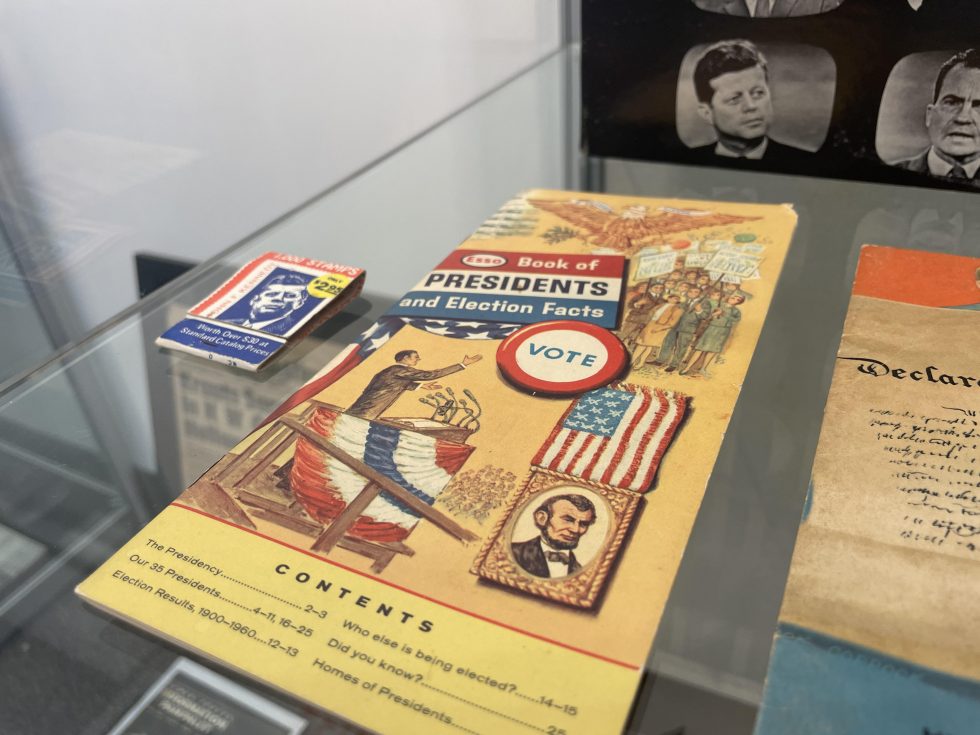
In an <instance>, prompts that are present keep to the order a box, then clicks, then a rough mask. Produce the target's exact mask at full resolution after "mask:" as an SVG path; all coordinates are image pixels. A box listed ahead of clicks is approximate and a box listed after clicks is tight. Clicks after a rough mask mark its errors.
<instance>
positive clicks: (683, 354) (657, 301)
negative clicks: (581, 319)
mask: <svg viewBox="0 0 980 735" xmlns="http://www.w3.org/2000/svg"><path fill="white" fill-rule="evenodd" d="M750 298H752V297H751V295H750V294H748V293H746V292H745V291H744V290H743V289H742V287H741V284H739V283H729V282H726V281H723V280H722V279H721V278H720V277H718V278H713V277H712V276H711V274H709V273H707V272H705V271H704V270H703V269H701V268H683V267H677V268H675V270H673V271H672V272H670V273H668V274H665V275H662V276H659V277H656V278H651V279H647V280H643V281H641V282H640V283H638V284H636V285H635V286H633V287H632V288H630V289H629V291H627V294H626V301H625V304H626V315H625V317H624V319H623V323H622V327H621V329H620V337H621V338H622V340H623V343H624V344H625V345H626V347H627V349H629V351H630V353H631V355H632V367H633V370H640V369H642V368H644V367H645V366H646V365H648V364H652V365H653V366H654V367H656V368H659V369H662V370H664V372H667V373H673V372H677V373H678V374H680V375H686V376H690V377H694V378H703V377H707V376H708V372H707V370H708V367H709V366H710V365H711V364H712V363H713V362H714V361H716V360H717V359H718V357H719V356H720V355H721V354H722V353H723V352H724V351H725V348H726V347H727V346H728V344H729V342H730V340H731V336H732V332H733V330H734V329H735V326H736V325H737V324H738V322H739V320H740V319H741V318H742V311H741V309H740V308H739V307H740V306H741V305H742V304H743V303H745V301H746V300H747V299H750Z"/></svg>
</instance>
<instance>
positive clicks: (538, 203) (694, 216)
mask: <svg viewBox="0 0 980 735" xmlns="http://www.w3.org/2000/svg"><path fill="white" fill-rule="evenodd" d="M530 202H531V204H533V205H534V206H535V207H537V208H538V209H543V210H544V211H546V212H551V213H552V214H554V215H557V216H559V217H561V218H562V219H563V220H565V221H567V222H571V223H572V224H573V225H576V226H577V227H581V228H583V229H584V230H585V231H586V232H587V233H588V234H587V235H586V236H585V239H586V242H588V243H590V244H592V245H598V246H602V247H607V248H613V249H615V250H621V251H623V252H627V253H632V252H633V251H635V250H637V249H639V248H640V247H642V246H644V245H649V244H652V243H657V244H663V243H665V242H666V237H667V236H668V235H672V234H675V233H678V232H686V231H688V230H694V229H699V228H702V227H718V226H721V225H731V224H737V223H740V222H748V221H750V220H757V219H761V218H760V217H743V216H739V215H734V214H721V213H719V212H710V211H707V210H696V209H678V208H675V207H659V208H657V209H656V210H654V211H652V212H651V210H650V207H647V206H645V205H642V204H630V205H627V206H625V207H623V208H622V209H621V210H620V212H619V213H618V214H617V213H616V210H614V209H613V208H612V207H610V206H609V205H608V204H606V203H604V202H598V201H595V200H592V199H571V200H568V201H551V200H548V199H531V200H530Z"/></svg>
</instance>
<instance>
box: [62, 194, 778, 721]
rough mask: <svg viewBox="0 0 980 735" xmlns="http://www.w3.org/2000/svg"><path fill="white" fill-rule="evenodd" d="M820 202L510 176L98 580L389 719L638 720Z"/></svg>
mask: <svg viewBox="0 0 980 735" xmlns="http://www.w3.org/2000/svg"><path fill="white" fill-rule="evenodd" d="M795 224H796V214H795V213H794V211H793V210H792V208H791V207H789V206H786V205H760V204H726V203H721V202H699V201H681V200H656V199H643V198H638V197H623V196H608V195H598V194H582V193H575V192H564V191H532V192H528V193H526V194H523V195H521V196H519V197H517V198H515V199H513V200H511V201H509V202H507V203H506V204H505V205H504V207H503V208H502V209H501V210H500V211H499V212H498V213H497V214H495V215H494V216H492V217H491V218H490V219H488V220H487V221H486V222H485V223H484V224H483V225H482V226H481V227H480V228H479V229H478V230H477V231H476V232H475V233H474V234H473V235H472V236H471V237H470V238H469V239H467V240H466V241H465V242H464V243H463V244H462V245H461V246H460V247H459V248H458V249H456V250H455V251H454V252H453V253H451V254H450V255H449V256H448V257H447V258H446V259H445V260H444V261H443V262H442V263H440V264H439V265H438V266H437V267H436V268H435V269H434V270H432V271H431V272H430V273H429V274H428V275H427V276H426V277H424V278H423V279H422V280H421V281H420V282H419V283H418V284H417V285H415V287H413V288H412V289H411V290H410V291H409V292H408V293H407V294H406V295H405V297H404V298H402V299H401V300H399V301H398V302H397V303H396V304H395V305H394V306H393V308H392V309H391V310H390V311H389V312H388V313H387V314H386V315H385V316H384V317H382V318H381V319H380V320H379V321H378V322H377V323H375V324H374V325H373V326H372V327H371V328H370V329H369V330H368V331H367V332H366V333H364V334H363V335H362V337H361V339H360V340H359V341H358V342H356V343H355V344H352V345H350V346H348V347H347V348H346V349H345V350H343V351H342V352H341V353H340V354H339V355H338V356H337V357H336V359H334V360H333V361H332V362H331V363H330V364H329V365H327V366H325V368H324V369H323V370H322V371H321V373H320V374H319V376H318V377H316V378H314V379H313V380H312V381H310V382H309V383H308V384H307V385H306V386H304V387H303V388H302V389H300V390H299V391H298V392H297V393H296V394H294V395H293V396H291V397H289V398H288V399H287V400H286V401H285V403H283V404H282V405H281V406H280V407H279V408H278V409H277V410H276V411H275V412H274V413H273V414H272V415H271V416H270V417H269V418H268V419H267V420H266V421H265V422H264V423H263V424H262V425H261V426H259V427H258V428H257V429H255V431H253V432H252V433H251V434H250V435H248V436H247V437H245V438H244V439H243V440H242V441H241V442H240V443H239V444H238V445H237V446H235V447H233V448H231V450H230V451H229V452H228V454H227V455H225V457H224V458H222V459H221V460H220V461H219V462H218V463H217V464H216V465H215V466H214V467H212V468H211V469H210V470H209V471H208V472H206V473H205V475H204V476H203V477H201V478H200V479H199V480H197V481H196V482H195V483H194V484H193V485H191V487H189V488H188V489H187V490H186V491H185V492H184V493H183V494H182V495H181V496H180V497H179V498H177V500H175V501H174V502H173V503H172V504H171V505H170V506H168V507H167V508H166V509H165V510H164V511H163V512H162V513H161V514H160V515H159V516H157V518H155V519H154V520H153V521H151V522H150V523H149V524H148V525H147V526H146V527H145V528H144V529H143V530H142V531H140V533H139V534H137V536H136V537H134V538H133V539H132V540H131V541H130V542H129V543H127V544H126V545H125V546H124V547H123V548H122V549H121V550H120V551H119V552H117V553H116V554H115V555H114V556H112V557H111V558H110V559H109V560H108V561H107V562H106V563H105V564H104V565H103V566H102V567H101V568H100V569H99V570H97V571H96V572H95V573H94V574H93V575H92V576H91V577H90V578H89V579H87V580H86V581H84V582H83V583H82V584H81V585H80V586H79V587H78V593H79V594H80V595H81V596H82V597H84V598H85V599H86V600H88V601H89V602H91V603H92V604H94V605H96V606H98V607H100V608H102V609H104V610H106V611H108V612H110V613H112V614H115V615H118V616H120V617H122V618H124V619H126V620H128V621H130V622H132V623H135V624H137V625H140V626H142V627H144V628H146V629H148V630H150V631H153V632H155V633H157V634H159V635H161V636H163V637H165V638H167V639H169V640H172V641H176V642H179V643H181V644H182V645H184V646H187V647H188V648H190V649H192V650H194V651H196V652H197V653H199V654H201V655H204V656H207V657H209V658H211V659H213V660H215V661H218V662H220V663H221V664H223V665H225V666H228V667H230V668H232V669H235V670H238V671H240V672H244V673H246V674H248V675H250V676H253V677H255V678H257V679H260V680H262V681H263V682H265V683H267V684H269V685H272V686H274V687H278V688H279V689H281V690H283V691H286V692H288V693H290V694H292V695H294V696H296V697H298V698H300V699H302V700H305V701H307V702H309V703H312V704H314V705H317V706H320V707H322V708H324V709H326V710H329V711H331V712H333V713H335V714H337V715H339V716H341V717H343V718H346V719H348V720H350V721H352V722H356V723H358V724H360V725H362V726H365V727H368V728H370V729H373V730H377V731H380V732H399V733H409V732H417V733H459V732H464V733H493V734H496V733H507V732H515V733H532V732H539V733H547V734H549V735H571V734H572V733H589V734H590V735H591V734H592V733H615V732H620V731H621V729H622V728H623V726H624V723H625V721H626V718H627V716H628V713H629V710H630V707H631V704H632V702H633V699H634V697H635V694H636V689H637V686H638V684H639V681H640V676H641V674H642V672H643V668H644V664H645V662H646V657H647V653H648V651H649V649H650V645H651V643H652V641H653V638H654V636H655V634H656V632H657V628H658V626H659V624H660V619H661V616H662V613H663V609H664V605H665V604H666V601H667V597H668V594H669V592H670V588H671V585H672V583H673V580H674V577H675V574H676V572H677V568H678V565H679V563H680V560H681V556H682V554H683V552H684V548H685V545H686V543H687V540H688V537H689V535H690V532H691V527H692V525H693V523H694V519H695V516H696V514H697V512H698V508H699V507H700V504H701V499H702V496H703V494H704V490H705V486H706V483H707V481H708V478H709V476H710V474H711V471H712V468H713V465H714V462H715V458H716V456H717V453H718V450H719V448H720V446H721V442H722V439H723V437H724V434H725V430H726V427H727V425H728V419H729V417H730V416H731V413H732V410H733V409H734V406H735V402H736V399H737V397H738V393H739V389H740V387H741V384H742V381H743V379H744V376H745V373H746V370H747V369H748V365H749V362H750V360H751V358H752V353H753V351H754V349H755V345H756V341H757V339H758V336H759V333H760V331H761V329H762V325H763V322H764V321H765V318H766V313H767V311H768V309H769V304H770V301H771V299H772V294H773V291H774V289H775V287H776V282H777V279H778V277H779V273H780V270H781V268H782V264H783V261H784V259H785V256H786V253H787V250H788V248H789V243H790V239H791V237H792V233H793V229H794V227H795Z"/></svg>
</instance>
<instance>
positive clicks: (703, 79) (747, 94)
mask: <svg viewBox="0 0 980 735" xmlns="http://www.w3.org/2000/svg"><path fill="white" fill-rule="evenodd" d="M774 51H775V54H774V55H775V59H774V60H771V59H770V58H769V56H768V55H767V54H766V53H763V51H762V50H761V49H760V48H759V47H757V46H756V45H755V44H754V43H752V42H751V41H747V40H744V39H733V40H726V41H719V42H717V43H713V44H711V45H709V46H707V47H695V48H694V49H691V50H690V51H689V52H688V54H687V56H686V57H685V59H684V62H683V63H682V65H681V73H680V75H679V79H678V94H677V107H678V109H677V131H678V134H679V136H680V138H681V140H682V141H683V142H684V143H685V145H687V146H688V147H690V148H691V149H692V151H691V152H692V153H693V154H694V156H695V157H696V158H697V159H698V160H699V162H701V163H708V162H710V163H713V164H714V165H719V164H722V163H724V162H725V160H726V159H741V160H743V161H762V162H766V163H776V164H782V165H790V166H792V167H794V168H795V167H798V166H799V167H806V166H808V165H810V164H811V162H812V161H813V156H812V152H811V151H815V150H817V149H818V148H819V147H820V145H821V144H822V143H823V140H824V138H825V137H826V133H827V128H828V126H829V123H830V113H831V109H832V106H833V92H834V84H835V81H836V69H835V67H834V63H833V60H832V59H831V58H830V56H829V55H828V54H827V53H826V52H825V51H823V50H822V49H816V48H813V47H809V46H802V45H793V44H781V45H779V46H778V47H775V48H774ZM777 130H778V131H779V135H778V136H777V135H776V131H777ZM778 137H782V138H783V139H782V140H779V139H777V138H778ZM705 139H707V140H709V141H713V142H707V143H705V142H704V141H705Z"/></svg>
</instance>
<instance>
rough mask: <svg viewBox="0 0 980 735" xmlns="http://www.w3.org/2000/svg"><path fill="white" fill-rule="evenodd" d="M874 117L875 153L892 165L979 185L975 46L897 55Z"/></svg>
mask: <svg viewBox="0 0 980 735" xmlns="http://www.w3.org/2000/svg"><path fill="white" fill-rule="evenodd" d="M942 57H945V58H944V60H943V62H942V64H941V65H940V66H939V68H938V71H936V70H935V65H936V60H937V58H942ZM910 88H911V89H910ZM926 95H928V96H926ZM878 120H879V122H878V133H877V141H876V144H877V148H878V154H879V156H881V158H882V159H883V160H885V161H887V162H889V163H890V164H891V165H892V166H895V167H897V168H901V169H904V170H906V171H911V172H913V173H917V174H922V175H924V176H931V177H934V178H941V179H945V180H948V181H953V182H958V183H969V184H974V185H976V184H980V176H978V173H980V51H978V50H977V49H972V48H971V49H967V50H965V51H960V52H957V53H955V54H937V53H926V54H913V55H911V56H907V57H905V59H902V61H900V62H899V63H898V64H896V66H895V68H894V69H893V71H892V74H891V75H890V77H889V81H888V84H887V85H886V87H885V92H884V94H883V96H882V105H881V112H880V114H879V117H878ZM910 147H914V152H912V154H911V155H909V152H910V151H909V148H910ZM901 152H904V153H905V155H899V157H897V158H896V157H895V154H896V153H901Z"/></svg>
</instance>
